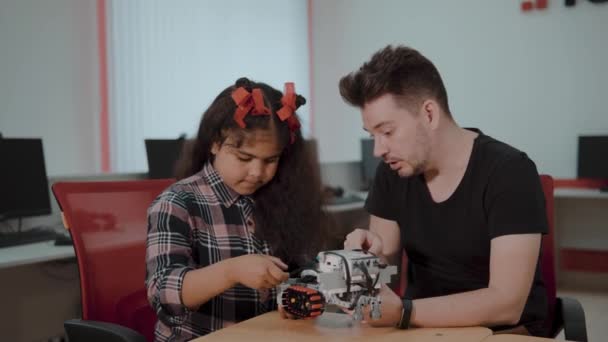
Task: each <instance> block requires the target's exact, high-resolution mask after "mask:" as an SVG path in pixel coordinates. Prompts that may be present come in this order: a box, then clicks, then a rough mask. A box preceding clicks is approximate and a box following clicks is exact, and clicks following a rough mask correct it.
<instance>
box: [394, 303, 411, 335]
mask: <svg viewBox="0 0 608 342" xmlns="http://www.w3.org/2000/svg"><path fill="white" fill-rule="evenodd" d="M413 309H414V303H413V302H412V300H411V299H407V298H403V310H401V319H400V320H399V324H397V328H399V329H409V327H410V318H411V317H412V310H413Z"/></svg>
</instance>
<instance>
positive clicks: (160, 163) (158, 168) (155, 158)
mask: <svg viewBox="0 0 608 342" xmlns="http://www.w3.org/2000/svg"><path fill="white" fill-rule="evenodd" d="M184 142H185V138H183V137H181V138H178V139H146V140H145V144H146V155H147V157H148V177H149V178H153V179H160V178H174V177H175V163H176V162H177V160H178V159H179V156H180V153H181V151H182V147H183V145H184Z"/></svg>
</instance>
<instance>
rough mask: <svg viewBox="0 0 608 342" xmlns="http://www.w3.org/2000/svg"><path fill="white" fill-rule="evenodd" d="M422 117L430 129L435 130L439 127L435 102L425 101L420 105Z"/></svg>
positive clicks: (439, 118) (438, 114) (437, 108)
mask: <svg viewBox="0 0 608 342" xmlns="http://www.w3.org/2000/svg"><path fill="white" fill-rule="evenodd" d="M422 115H424V119H425V121H426V123H427V124H428V125H429V127H430V128H431V129H436V128H437V127H438V126H439V120H441V115H440V111H439V105H437V102H435V101H433V100H425V101H424V102H423V103H422Z"/></svg>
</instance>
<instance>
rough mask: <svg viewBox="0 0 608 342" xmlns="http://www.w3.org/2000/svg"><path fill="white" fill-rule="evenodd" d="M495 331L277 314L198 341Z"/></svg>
mask: <svg viewBox="0 0 608 342" xmlns="http://www.w3.org/2000/svg"><path fill="white" fill-rule="evenodd" d="M491 334H492V331H491V330H490V329H487V328H483V327H473V328H432V329H410V330H399V329H396V328H392V327H388V328H374V327H371V326H369V325H368V324H366V323H357V322H353V321H352V319H351V317H350V316H349V315H345V314H339V313H332V312H325V313H324V314H323V315H321V316H320V317H318V318H317V319H311V320H288V319H283V318H281V317H280V316H279V313H278V312H276V311H273V312H269V313H266V314H264V315H260V316H258V317H255V318H252V319H250V320H247V321H244V322H241V323H239V324H235V325H233V326H230V327H226V328H224V329H222V330H219V331H216V332H214V333H212V334H209V335H206V336H203V337H199V338H197V339H195V340H194V341H198V342H203V341H248V342H254V341H289V342H298V341H307V342H316V341H326V340H331V341H401V342H407V341H419V342H435V341H437V342H446V341H455V342H459V341H463V342H464V341H467V342H475V341H482V340H484V339H485V338H486V337H488V336H490V335H491Z"/></svg>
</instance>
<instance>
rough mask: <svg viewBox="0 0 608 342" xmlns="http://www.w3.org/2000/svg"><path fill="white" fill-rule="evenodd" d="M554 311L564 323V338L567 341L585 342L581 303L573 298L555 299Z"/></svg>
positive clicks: (585, 330)
mask: <svg viewBox="0 0 608 342" xmlns="http://www.w3.org/2000/svg"><path fill="white" fill-rule="evenodd" d="M556 299H557V302H556V305H557V307H556V309H557V310H558V312H559V313H561V316H562V319H563V322H564V337H565V338H566V340H568V341H579V342H587V327H586V326H585V312H584V311H583V307H582V305H581V303H580V302H579V301H578V300H576V299H574V298H567V297H562V298H559V297H558V298H556Z"/></svg>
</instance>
